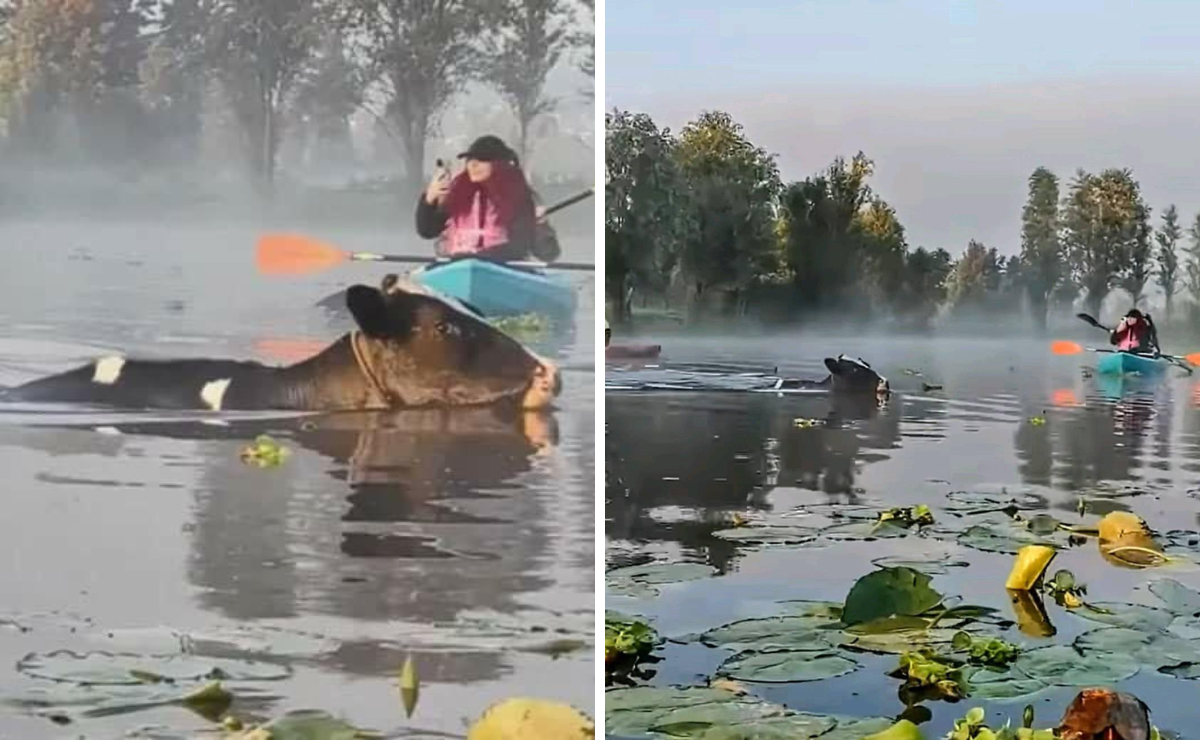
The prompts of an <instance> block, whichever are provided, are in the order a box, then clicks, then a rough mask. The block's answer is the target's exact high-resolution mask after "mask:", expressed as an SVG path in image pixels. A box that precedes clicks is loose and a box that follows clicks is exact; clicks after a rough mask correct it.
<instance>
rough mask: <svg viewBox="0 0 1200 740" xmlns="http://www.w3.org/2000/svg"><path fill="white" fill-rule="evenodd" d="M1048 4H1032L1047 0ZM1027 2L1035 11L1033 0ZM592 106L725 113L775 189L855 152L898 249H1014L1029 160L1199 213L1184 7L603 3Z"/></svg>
mask: <svg viewBox="0 0 1200 740" xmlns="http://www.w3.org/2000/svg"><path fill="white" fill-rule="evenodd" d="M1051 5H1052V6H1053V7H1048V6H1051ZM1044 6H1047V7H1044ZM604 20H605V70H604V75H605V93H606V100H605V105H606V107H607V108H608V109H612V108H613V107H614V106H615V107H619V108H622V109H627V110H633V111H640V112H645V113H649V114H650V115H651V116H652V117H653V118H654V120H655V121H656V122H657V123H658V124H659V125H660V126H669V127H670V128H671V129H672V130H673V131H678V130H679V128H681V127H682V125H683V124H684V123H686V122H687V121H688V120H690V119H692V118H694V117H695V116H696V115H698V114H699V113H700V112H701V111H703V110H712V109H720V110H725V111H727V112H729V113H730V114H731V115H733V117H734V118H735V119H736V120H737V121H739V122H740V123H742V124H743V125H744V126H745V127H746V132H747V135H748V136H749V137H750V139H751V140H752V141H754V142H755V143H756V144H758V145H759V146H762V147H764V148H765V149H767V150H768V151H770V152H773V153H775V154H777V155H778V161H779V164H780V169H781V171H782V174H783V176H784V179H785V180H796V179H802V178H804V177H806V176H808V175H810V174H812V173H813V172H815V171H817V170H819V169H822V168H824V167H825V166H826V165H827V164H828V163H829V162H830V161H831V160H832V159H833V157H835V156H837V155H839V154H841V155H844V156H846V157H850V156H852V155H853V154H854V153H855V152H857V151H858V150H860V149H861V150H863V151H864V152H865V153H866V154H867V155H868V156H869V157H871V158H872V159H874V160H875V165H876V174H875V177H874V178H873V179H872V184H873V187H874V188H875V189H876V190H877V191H878V192H879V193H880V195H882V196H883V197H884V198H885V199H886V200H887V201H888V202H890V203H891V204H892V205H893V206H895V207H896V209H897V211H898V215H899V217H900V219H901V222H902V223H903V224H904V225H905V227H906V228H907V230H908V236H909V244H910V245H911V246H913V247H916V246H926V247H930V248H937V247H944V248H945V249H947V250H948V251H950V252H951V253H952V254H955V255H957V254H958V253H960V252H961V251H962V250H963V249H964V248H965V247H966V244H967V241H968V240H969V239H972V238H975V239H980V240H981V241H983V242H984V243H986V244H987V245H988V246H995V247H997V248H999V249H1000V251H1001V252H1004V253H1008V254H1011V253H1014V252H1016V251H1017V250H1018V249H1019V248H1020V214H1021V207H1022V205H1023V204H1024V201H1025V196H1026V180H1027V178H1028V176H1029V174H1030V173H1031V172H1032V171H1033V169H1034V168H1035V167H1037V166H1039V165H1045V166H1047V167H1049V168H1050V169H1052V170H1053V171H1054V172H1056V173H1057V174H1058V175H1059V176H1060V178H1061V179H1062V180H1064V189H1065V185H1066V181H1069V180H1070V179H1071V177H1072V176H1073V175H1074V173H1075V170H1076V169H1077V168H1080V167H1083V168H1085V169H1089V170H1093V171H1095V170H1099V169H1102V168H1105V167H1129V168H1131V169H1132V170H1133V172H1134V176H1135V177H1136V178H1138V179H1139V180H1140V181H1141V184H1142V192H1143V194H1144V196H1145V197H1146V199H1147V201H1148V202H1149V203H1150V205H1151V207H1152V208H1153V210H1154V219H1155V223H1156V224H1157V223H1158V217H1159V214H1160V213H1161V212H1162V210H1163V209H1164V208H1165V207H1166V205H1167V204H1168V203H1171V202H1174V203H1176V204H1177V205H1178V207H1179V210H1180V215H1181V217H1182V219H1183V220H1185V221H1186V222H1188V223H1190V222H1191V220H1192V219H1193V218H1194V216H1195V214H1196V213H1197V211H1200V2H1194V1H1193V2H1182V1H1176V2H1169V1H1167V0H1141V2H1137V3H1133V2H1128V3H1114V2H1099V1H1098V0H1091V1H1090V2H1085V1H1084V0H1067V1H1063V0H1058V1H1056V2H1053V3H1050V2H1045V0H1043V2H1042V3H1038V2H1032V1H1030V0H1009V1H1008V2H977V3H969V2H955V3H951V2H933V1H932V0H927V1H924V2H918V1H915V0H914V1H909V2H885V1H883V0H808V1H806V2H792V3H784V2H768V1H767V0H750V2H738V1H737V0H727V2H724V3H717V2H714V0H688V2H682V0H655V1H653V2H647V1H646V0H606V3H605V19H604Z"/></svg>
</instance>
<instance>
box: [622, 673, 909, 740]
mask: <svg viewBox="0 0 1200 740" xmlns="http://www.w3.org/2000/svg"><path fill="white" fill-rule="evenodd" d="M716 685H717V684H716V682H714V684H713V686H710V687H700V686H697V687H691V688H670V687H657V686H654V687H651V686H639V687H635V688H622V689H609V690H608V691H606V692H605V693H604V707H605V731H606V732H608V733H609V734H612V735H623V736H635V737H647V738H666V737H675V738H679V737H685V738H686V737H691V738H706V740H707V739H709V738H721V739H722V740H752V739H753V738H768V739H771V738H777V739H778V740H783V739H784V738H787V739H788V740H793V739H794V740H808V739H809V738H815V737H820V738H822V740H861V738H863V737H865V736H867V735H870V734H872V733H874V732H879V731H881V730H884V729H886V728H887V727H888V726H890V725H891V721H890V720H887V719H883V718H861V717H860V718H848V717H837V716H831V715H820V714H809V713H806V712H797V711H795V710H792V709H789V708H787V707H785V706H782V705H780V704H773V703H771V702H768V701H765V700H763V699H759V698H757V697H754V696H748V695H746V694H744V693H739V692H735V691H727V690H724V689H721V688H715V686H716Z"/></svg>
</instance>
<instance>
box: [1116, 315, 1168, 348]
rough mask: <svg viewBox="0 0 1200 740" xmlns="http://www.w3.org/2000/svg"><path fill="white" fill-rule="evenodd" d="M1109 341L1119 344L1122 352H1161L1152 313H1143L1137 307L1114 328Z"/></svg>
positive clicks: (1118, 346)
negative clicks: (1151, 316)
mask: <svg viewBox="0 0 1200 740" xmlns="http://www.w3.org/2000/svg"><path fill="white" fill-rule="evenodd" d="M1108 341H1109V342H1110V343H1112V344H1115V345H1116V346H1117V349H1118V350H1121V351H1122V352H1136V353H1139V354H1159V353H1160V352H1161V350H1160V349H1159V348H1158V330H1157V329H1155V328H1154V321H1153V320H1151V318H1150V314H1143V313H1142V312H1141V311H1139V310H1137V309H1136V308H1132V309H1130V310H1129V313H1127V314H1125V318H1123V319H1121V323H1119V324H1117V328H1115V329H1113V330H1112V334H1110V335H1109V337H1108Z"/></svg>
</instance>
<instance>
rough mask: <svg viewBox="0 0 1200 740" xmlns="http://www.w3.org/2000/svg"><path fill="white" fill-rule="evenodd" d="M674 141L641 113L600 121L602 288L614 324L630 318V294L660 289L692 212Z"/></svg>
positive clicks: (616, 113) (673, 263) (615, 114)
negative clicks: (601, 141)
mask: <svg viewBox="0 0 1200 740" xmlns="http://www.w3.org/2000/svg"><path fill="white" fill-rule="evenodd" d="M675 146H676V142H675V141H674V139H673V138H672V137H671V134H670V132H669V131H667V130H665V129H664V130H659V129H658V127H657V126H655V125H654V121H653V120H651V118H650V117H649V116H647V115H645V114H644V113H629V112H627V111H620V110H613V111H612V112H611V113H607V114H605V116H604V174H605V183H604V193H605V197H604V282H605V286H604V287H605V293H606V294H607V296H608V300H609V302H610V303H611V304H612V305H613V306H614V308H615V312H614V316H613V321H614V322H616V323H625V322H627V321H628V320H629V318H630V306H631V297H632V295H633V292H634V290H635V289H636V290H642V291H647V292H657V291H661V290H665V289H666V287H667V284H668V283H669V281H670V276H671V275H672V273H673V272H674V270H675V268H676V265H677V263H678V257H679V254H680V251H681V249H682V246H683V244H684V242H685V241H686V236H687V229H688V227H689V226H690V224H691V221H690V218H689V213H690V212H691V207H690V203H689V199H688V194H687V189H686V184H685V183H684V181H683V177H682V174H681V173H680V171H679V167H678V164H677V163H676V161H675V156H674V151H675Z"/></svg>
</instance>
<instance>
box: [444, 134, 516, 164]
mask: <svg viewBox="0 0 1200 740" xmlns="http://www.w3.org/2000/svg"><path fill="white" fill-rule="evenodd" d="M458 158H459V159H478V160H479V161H480V162H503V161H508V162H516V161H517V154H516V152H514V151H513V150H512V149H509V148H508V145H507V144H505V143H504V142H503V141H502V140H501V139H500V137H499V136H492V135H490V134H489V135H487V136H480V137H479V138H478V139H476V140H475V141H473V142H471V146H469V147H467V151H465V152H463V153H462V154H459V155H458Z"/></svg>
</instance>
